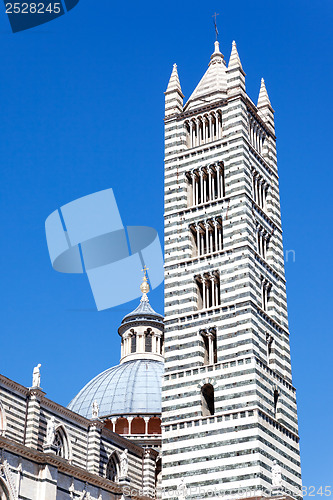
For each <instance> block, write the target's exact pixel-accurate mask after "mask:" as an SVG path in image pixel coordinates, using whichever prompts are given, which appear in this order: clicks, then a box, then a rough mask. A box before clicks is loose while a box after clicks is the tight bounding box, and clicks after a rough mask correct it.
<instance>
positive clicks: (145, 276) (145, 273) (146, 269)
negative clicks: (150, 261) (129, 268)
mask: <svg viewBox="0 0 333 500" xmlns="http://www.w3.org/2000/svg"><path fill="white" fill-rule="evenodd" d="M148 270H149V267H147V266H145V267H144V268H143V269H141V271H143V272H144V278H147V271H148Z"/></svg>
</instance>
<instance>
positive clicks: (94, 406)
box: [91, 401, 99, 418]
mask: <svg viewBox="0 0 333 500" xmlns="http://www.w3.org/2000/svg"><path fill="white" fill-rule="evenodd" d="M91 414H92V418H98V415H99V406H98V403H97V401H94V402H93V404H92V405H91Z"/></svg>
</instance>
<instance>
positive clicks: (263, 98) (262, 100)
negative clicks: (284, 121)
mask: <svg viewBox="0 0 333 500" xmlns="http://www.w3.org/2000/svg"><path fill="white" fill-rule="evenodd" d="M265 106H270V107H272V105H271V101H270V100H269V97H268V93H267V89H266V85H265V80H264V79H263V78H262V79H261V85H260V92H259V97H258V104H257V107H258V108H263V107H265Z"/></svg>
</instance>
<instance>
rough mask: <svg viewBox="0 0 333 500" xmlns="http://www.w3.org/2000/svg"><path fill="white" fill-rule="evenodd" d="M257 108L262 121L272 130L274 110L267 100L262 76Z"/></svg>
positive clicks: (273, 127) (273, 128)
mask: <svg viewBox="0 0 333 500" xmlns="http://www.w3.org/2000/svg"><path fill="white" fill-rule="evenodd" d="M257 108H258V113H259V115H260V116H261V118H262V119H263V120H264V122H266V124H267V125H269V126H270V127H271V129H272V131H273V132H274V130H275V126H274V110H273V108H272V105H271V101H270V100H269V97H268V93H267V89H266V85H265V80H264V79H263V78H262V79H261V85H260V92H259V97H258V104H257Z"/></svg>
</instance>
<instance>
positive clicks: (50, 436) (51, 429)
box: [46, 416, 56, 446]
mask: <svg viewBox="0 0 333 500" xmlns="http://www.w3.org/2000/svg"><path fill="white" fill-rule="evenodd" d="M55 429H56V423H55V418H54V417H53V416H52V417H51V418H50V419H49V420H48V422H47V427H46V445H49V446H51V445H52V444H53V441H54V438H55Z"/></svg>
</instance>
